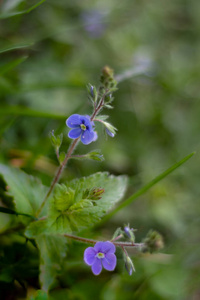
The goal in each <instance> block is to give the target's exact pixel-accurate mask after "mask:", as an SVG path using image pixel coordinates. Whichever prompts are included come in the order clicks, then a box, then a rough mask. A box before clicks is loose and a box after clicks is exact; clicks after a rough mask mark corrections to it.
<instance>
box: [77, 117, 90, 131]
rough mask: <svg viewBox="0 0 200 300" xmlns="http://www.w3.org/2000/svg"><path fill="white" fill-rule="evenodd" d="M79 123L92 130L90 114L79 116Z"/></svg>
mask: <svg viewBox="0 0 200 300" xmlns="http://www.w3.org/2000/svg"><path fill="white" fill-rule="evenodd" d="M80 120H81V124H84V125H85V126H86V127H87V129H89V130H92V122H91V121H90V116H80Z"/></svg>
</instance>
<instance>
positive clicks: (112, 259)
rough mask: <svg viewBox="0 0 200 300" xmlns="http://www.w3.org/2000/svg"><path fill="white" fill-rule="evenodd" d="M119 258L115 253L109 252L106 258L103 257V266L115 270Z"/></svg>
mask: <svg viewBox="0 0 200 300" xmlns="http://www.w3.org/2000/svg"><path fill="white" fill-rule="evenodd" d="M116 263H117V259H116V256H115V254H113V253H108V254H106V256H105V257H104V258H102V264H103V267H104V268H105V269H106V270H108V271H113V270H114V269H115V267H116Z"/></svg>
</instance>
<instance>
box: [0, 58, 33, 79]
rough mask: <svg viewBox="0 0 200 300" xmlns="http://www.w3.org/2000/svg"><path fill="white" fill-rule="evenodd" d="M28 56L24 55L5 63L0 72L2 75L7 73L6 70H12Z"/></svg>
mask: <svg viewBox="0 0 200 300" xmlns="http://www.w3.org/2000/svg"><path fill="white" fill-rule="evenodd" d="M27 58H28V56H23V57H20V58H18V59H15V60H13V61H11V62H9V63H7V64H5V65H3V66H2V67H1V68H0V74H1V75H2V74H5V73H6V72H9V71H10V70H12V69H14V68H15V67H17V66H18V65H19V64H21V63H23V62H24V61H25V60H26V59H27Z"/></svg>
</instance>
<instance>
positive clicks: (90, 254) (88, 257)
mask: <svg viewBox="0 0 200 300" xmlns="http://www.w3.org/2000/svg"><path fill="white" fill-rule="evenodd" d="M95 255H96V251H95V250H94V248H93V247H88V248H87V249H85V252H84V261H85V263H86V264H87V265H89V266H92V265H93V264H94V262H95Z"/></svg>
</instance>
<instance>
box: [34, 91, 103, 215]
mask: <svg viewBox="0 0 200 300" xmlns="http://www.w3.org/2000/svg"><path fill="white" fill-rule="evenodd" d="M107 93H108V90H106V91H105V93H104V94H103V96H102V98H101V100H100V101H99V104H98V105H97V107H94V111H93V114H92V116H91V117H90V121H91V122H93V120H94V119H95V117H96V116H97V114H98V113H99V112H100V110H101V109H102V107H103V106H104V99H105V96H106V94H107ZM79 141H80V137H79V138H76V139H74V141H73V142H72V144H71V146H70V147H69V149H68V152H67V154H66V156H65V159H64V160H63V162H62V163H61V165H60V167H59V168H58V170H57V172H56V175H55V177H54V179H53V181H52V183H51V186H50V188H49V190H48V192H47V194H46V196H45V198H44V200H43V202H42V204H41V206H40V208H39V209H38V211H37V212H36V215H35V216H36V217H38V216H39V215H40V213H41V211H42V209H43V208H44V206H45V204H46V201H47V199H48V198H49V196H50V195H51V193H52V192H53V190H54V187H55V185H56V183H57V182H58V181H59V179H60V177H61V175H62V172H63V170H64V168H65V166H66V164H67V162H68V160H69V159H70V158H71V155H72V153H73V152H74V150H75V147H76V146H77V144H78V142H79Z"/></svg>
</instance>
